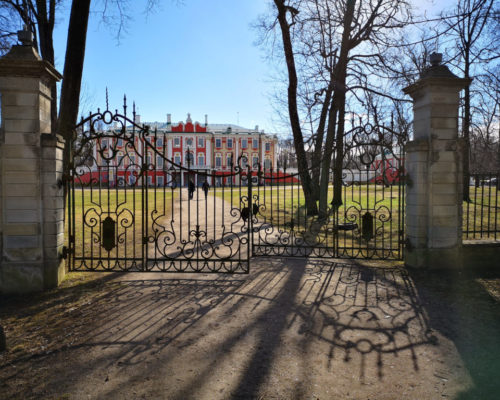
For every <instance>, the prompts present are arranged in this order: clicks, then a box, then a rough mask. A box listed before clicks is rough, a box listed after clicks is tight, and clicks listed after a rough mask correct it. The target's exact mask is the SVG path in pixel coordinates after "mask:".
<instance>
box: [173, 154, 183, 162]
mask: <svg viewBox="0 0 500 400" xmlns="http://www.w3.org/2000/svg"><path fill="white" fill-rule="evenodd" d="M174 163H175V164H177V165H180V164H181V155H180V154H179V153H175V156H174Z"/></svg>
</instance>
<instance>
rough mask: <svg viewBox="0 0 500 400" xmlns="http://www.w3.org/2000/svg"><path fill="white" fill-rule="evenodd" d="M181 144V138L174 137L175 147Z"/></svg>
mask: <svg viewBox="0 0 500 400" xmlns="http://www.w3.org/2000/svg"><path fill="white" fill-rule="evenodd" d="M180 145H181V138H180V137H174V147H180Z"/></svg>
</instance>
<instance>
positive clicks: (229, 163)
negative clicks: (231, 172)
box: [226, 154, 233, 167]
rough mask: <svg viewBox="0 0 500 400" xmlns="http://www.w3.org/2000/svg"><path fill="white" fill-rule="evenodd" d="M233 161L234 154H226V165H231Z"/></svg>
mask: <svg viewBox="0 0 500 400" xmlns="http://www.w3.org/2000/svg"><path fill="white" fill-rule="evenodd" d="M232 162H233V155H232V154H228V155H227V156H226V165H227V166H228V167H231V163H232Z"/></svg>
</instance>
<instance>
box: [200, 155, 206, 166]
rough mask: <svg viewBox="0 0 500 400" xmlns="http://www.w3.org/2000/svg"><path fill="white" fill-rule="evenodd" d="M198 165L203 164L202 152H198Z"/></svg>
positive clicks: (203, 156)
mask: <svg viewBox="0 0 500 400" xmlns="http://www.w3.org/2000/svg"><path fill="white" fill-rule="evenodd" d="M198 166H199V167H203V166H205V155H204V154H203V153H201V154H198Z"/></svg>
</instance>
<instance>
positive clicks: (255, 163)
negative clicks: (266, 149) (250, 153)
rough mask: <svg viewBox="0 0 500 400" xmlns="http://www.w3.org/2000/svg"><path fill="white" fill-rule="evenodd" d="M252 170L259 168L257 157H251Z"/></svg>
mask: <svg viewBox="0 0 500 400" xmlns="http://www.w3.org/2000/svg"><path fill="white" fill-rule="evenodd" d="M252 168H259V157H255V156H254V157H253V159H252Z"/></svg>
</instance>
